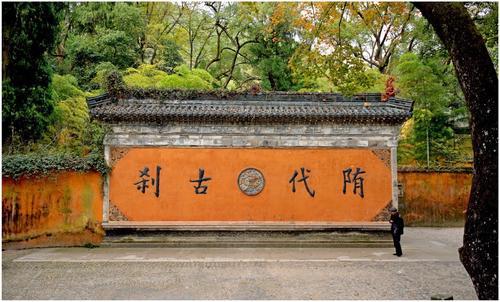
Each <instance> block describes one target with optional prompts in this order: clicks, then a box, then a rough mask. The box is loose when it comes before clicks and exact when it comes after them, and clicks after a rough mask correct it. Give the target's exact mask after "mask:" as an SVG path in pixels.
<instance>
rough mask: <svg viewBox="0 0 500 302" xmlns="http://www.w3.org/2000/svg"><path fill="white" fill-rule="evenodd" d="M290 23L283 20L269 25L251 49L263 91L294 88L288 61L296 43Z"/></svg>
mask: <svg viewBox="0 0 500 302" xmlns="http://www.w3.org/2000/svg"><path fill="white" fill-rule="evenodd" d="M293 35H294V32H293V31H292V26H291V23H290V22H289V21H288V20H283V21H282V22H279V23H278V24H271V25H270V28H269V29H268V30H267V31H265V32H264V34H263V35H261V36H259V39H258V42H259V43H256V44H254V45H252V47H251V49H250V50H251V52H252V53H253V55H254V56H255V59H254V62H253V64H255V65H256V67H257V69H258V73H259V75H260V78H261V86H262V88H264V89H265V90H273V91H287V90H292V89H294V88H296V87H294V84H293V78H292V71H291V69H290V67H289V66H288V61H289V60H290V58H291V57H292V55H293V53H294V52H295V49H296V48H297V46H298V43H297V42H296V41H295V40H294V39H293Z"/></svg>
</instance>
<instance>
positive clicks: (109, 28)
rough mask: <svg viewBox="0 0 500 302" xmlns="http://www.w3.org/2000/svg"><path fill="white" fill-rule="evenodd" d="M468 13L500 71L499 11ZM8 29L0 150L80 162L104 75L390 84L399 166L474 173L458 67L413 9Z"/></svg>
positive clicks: (18, 19) (215, 8)
mask: <svg viewBox="0 0 500 302" xmlns="http://www.w3.org/2000/svg"><path fill="white" fill-rule="evenodd" d="M466 8H467V10H468V13H469V14H470V16H471V18H472V20H474V22H475V24H476V25H477V27H478V28H479V30H480V32H481V34H482V35H483V38H484V39H485V41H486V45H487V47H488V51H489V54H490V55H491V56H492V60H493V62H494V63H495V64H497V63H496V62H497V61H498V60H497V57H496V52H497V49H498V45H497V36H498V34H497V15H498V5H497V4H496V3H468V4H466ZM32 18H35V20H40V21H39V22H35V23H33V22H27V20H32ZM3 25H4V26H3V33H4V42H5V43H4V45H5V47H4V50H3V57H4V60H3V65H2V73H3V75H4V81H3V83H2V86H3V88H4V89H3V98H4V102H3V104H4V105H3V129H4V130H3V134H4V135H3V141H4V143H5V142H8V141H14V142H15V141H19V142H21V141H27V140H31V141H33V140H37V139H38V142H41V141H43V145H46V146H65V147H64V148H66V149H67V148H69V149H71V148H73V147H75V146H80V147H78V148H77V149H78V150H80V151H79V152H81V151H82V148H81V146H82V145H81V140H82V139H83V137H86V135H87V136H88V135H91V136H92V134H88V133H87V134H84V133H82V132H81V131H80V130H78V129H84V130H85V131H87V132H88V129H90V128H91V127H88V123H90V122H89V121H88V117H86V116H85V114H84V113H83V112H84V111H85V102H84V98H85V96H88V95H96V94H99V93H102V92H104V91H105V89H106V83H105V82H106V78H107V76H108V75H109V74H110V73H113V72H117V73H119V74H120V76H121V77H122V78H123V80H124V82H125V84H126V85H129V86H131V87H137V88H158V89H208V90H210V89H228V90H243V89H250V88H252V89H253V88H255V87H258V89H260V90H275V91H318V92H340V93H343V94H346V95H352V94H355V93H360V92H383V91H384V88H385V82H386V80H387V79H388V77H390V76H392V77H394V78H395V87H396V95H397V96H398V97H403V98H409V99H412V100H414V101H415V114H414V118H412V119H411V120H410V121H409V122H408V123H407V124H406V125H405V126H404V127H403V131H402V137H401V142H400V146H399V152H398V153H399V154H398V158H399V163H400V164H402V165H423V166H435V165H455V164H460V165H464V164H465V165H471V164H472V148H471V140H470V128H469V113H468V110H467V108H466V106H465V101H464V96H463V93H462V91H461V89H460V85H459V82H458V81H457V78H456V76H455V74H454V66H453V61H452V60H451V57H450V55H449V54H448V52H447V51H446V48H445V47H444V46H443V44H442V43H441V41H440V40H439V38H438V37H437V36H436V34H435V33H434V31H433V30H431V25H430V24H429V22H428V21H427V20H426V19H425V18H423V17H422V16H421V14H420V13H419V11H418V10H417V9H415V8H414V6H413V4H411V3H399V2H380V3H378V2H376V3H375V2H353V3H351V2H312V3H311V2H296V3H293V2H283V3H280V2H270V3H258V2H253V3H242V2H191V3H172V2H139V3H133V2H126V3H114V2H105V3H101V2H92V3H85V2H80V3H78V2H70V3H58V4H42V3H23V4H16V3H10V4H7V5H6V6H5V9H4V18H3ZM28 37H31V38H30V39H28ZM7 38H8V39H7ZM27 58H29V60H28V59H27ZM23 87H24V88H23ZM25 87H35V89H31V90H29V89H25ZM77 91H78V92H77ZM63 125H64V126H63ZM61 127H62V128H61ZM63 128H64V129H63ZM63 130H64V131H63ZM94 130H95V129H94ZM85 131H84V132H85ZM96 131H97V130H96ZM97 132H98V133H101V131H97ZM56 133H57V135H55V134H56ZM65 133H66V134H65ZM63 134H64V135H63ZM99 135H100V134H99ZM40 139H42V140H41V141H40ZM90 139H91V138H90ZM19 145H23V144H19ZM35 145H37V144H35ZM38 145H40V144H38ZM71 146H73V147H71ZM75 148H76V147H75ZM11 149H12V148H11ZM4 150H6V151H8V150H9V148H6V149H4ZM85 152H87V151H85Z"/></svg>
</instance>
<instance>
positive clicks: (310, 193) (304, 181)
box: [288, 168, 316, 197]
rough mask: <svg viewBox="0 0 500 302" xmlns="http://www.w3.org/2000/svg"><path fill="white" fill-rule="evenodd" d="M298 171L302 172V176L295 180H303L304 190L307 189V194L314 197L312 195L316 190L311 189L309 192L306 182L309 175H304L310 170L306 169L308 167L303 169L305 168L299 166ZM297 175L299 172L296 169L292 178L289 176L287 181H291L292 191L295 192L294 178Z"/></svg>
mask: <svg viewBox="0 0 500 302" xmlns="http://www.w3.org/2000/svg"><path fill="white" fill-rule="evenodd" d="M300 171H301V173H302V178H301V179H299V180H297V181H298V182H303V183H304V186H305V187H306V190H307V193H309V195H310V196H311V197H314V195H315V194H316V192H315V191H314V190H313V191H312V192H311V189H310V188H309V185H308V184H307V179H308V178H309V176H306V175H305V172H307V173H310V172H311V170H308V169H305V168H300ZM298 175H299V173H298V172H297V170H295V171H293V176H292V178H290V180H289V181H288V183H291V184H292V192H293V193H295V178H296V177H297V176H298Z"/></svg>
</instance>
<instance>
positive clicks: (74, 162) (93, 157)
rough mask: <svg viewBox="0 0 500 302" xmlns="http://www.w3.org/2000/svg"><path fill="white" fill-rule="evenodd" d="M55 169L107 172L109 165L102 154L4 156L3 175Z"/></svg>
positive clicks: (35, 173) (37, 172) (45, 171)
mask: <svg viewBox="0 0 500 302" xmlns="http://www.w3.org/2000/svg"><path fill="white" fill-rule="evenodd" d="M54 171H82V172H83V171H99V172H101V173H102V174H106V173H108V171H109V167H108V166H107V165H106V161H105V160H104V157H103V156H102V155H101V154H95V153H93V154H89V155H88V156H86V157H75V156H72V155H69V154H61V153H59V154H50V155H48V154H42V153H31V154H15V155H4V156H3V158H2V176H4V177H10V178H14V179H17V178H19V177H21V176H23V177H33V176H42V175H47V174H49V173H51V172H54Z"/></svg>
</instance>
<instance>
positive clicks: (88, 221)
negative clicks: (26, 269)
mask: <svg viewBox="0 0 500 302" xmlns="http://www.w3.org/2000/svg"><path fill="white" fill-rule="evenodd" d="M102 200H103V195H102V180H101V175H100V174H99V173H97V172H86V173H78V172H61V173H53V174H50V175H49V176H46V177H41V178H21V179H19V180H13V179H10V178H2V236H3V242H4V243H10V244H13V245H17V246H30V245H36V246H43V245H54V244H56V245H81V244H85V243H96V242H99V241H100V239H101V238H102V235H103V232H102V229H101V225H100V224H101V221H102Z"/></svg>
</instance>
